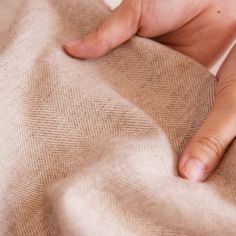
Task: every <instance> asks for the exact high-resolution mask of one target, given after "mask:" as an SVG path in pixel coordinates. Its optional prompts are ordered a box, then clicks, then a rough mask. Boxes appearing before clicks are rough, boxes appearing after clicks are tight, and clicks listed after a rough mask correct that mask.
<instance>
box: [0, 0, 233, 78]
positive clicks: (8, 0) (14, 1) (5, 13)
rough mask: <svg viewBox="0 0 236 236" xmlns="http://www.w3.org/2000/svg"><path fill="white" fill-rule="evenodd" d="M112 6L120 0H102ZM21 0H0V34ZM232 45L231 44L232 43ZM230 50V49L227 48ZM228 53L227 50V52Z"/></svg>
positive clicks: (12, 17)
mask: <svg viewBox="0 0 236 236" xmlns="http://www.w3.org/2000/svg"><path fill="white" fill-rule="evenodd" d="M104 1H105V2H106V3H108V4H109V5H110V6H111V7H112V8H114V7H116V6H117V5H119V3H120V2H121V1H122V0H104ZM22 2H23V0H0V34H1V33H3V32H5V31H6V30H7V29H8V27H9V25H10V24H11V22H12V20H13V19H14V16H15V14H16V12H17V9H18V8H19V6H20V4H21V3H22ZM232 46H233V45H232ZM229 50H230V49H229ZM227 53H228V52H227ZM227 53H226V54H225V55H224V56H223V57H222V58H221V59H220V60H219V62H218V63H217V64H216V65H215V66H214V67H213V68H212V70H211V71H212V72H213V73H214V74H216V72H217V70H218V68H219V67H220V65H221V63H222V61H223V60H224V58H225V57H226V55H227Z"/></svg>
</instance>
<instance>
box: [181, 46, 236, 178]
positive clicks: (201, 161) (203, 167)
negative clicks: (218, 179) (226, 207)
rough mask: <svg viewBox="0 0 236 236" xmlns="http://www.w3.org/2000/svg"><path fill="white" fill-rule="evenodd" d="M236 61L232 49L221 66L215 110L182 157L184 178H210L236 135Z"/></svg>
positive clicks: (235, 54)
mask: <svg viewBox="0 0 236 236" xmlns="http://www.w3.org/2000/svg"><path fill="white" fill-rule="evenodd" d="M233 62H234V64H233ZM235 63H236V48H234V49H233V50H232V51H231V53H230V55H229V56H228V58H227V59H226V61H225V63H224V64H223V66H222V68H221V72H220V78H219V80H220V82H219V87H218V91H217V96H216V101H215V104H214V106H213V109H212V111H211V112H210V114H209V116H208V118H207V119H206V121H205V123H204V124H203V126H202V127H201V128H200V130H199V131H198V132H197V133H196V134H195V135H194V137H193V138H192V140H191V141H190V143H189V144H188V145H187V147H186V149H185V151H184V152H183V155H182V157H181V159H180V163H179V172H180V175H181V176H182V177H184V178H187V179H191V180H194V181H204V180H206V178H207V177H208V176H209V175H210V174H211V172H212V171H213V170H214V169H215V168H216V167H217V166H218V164H219V162H220V160H221V159H222V157H223V154H224V152H225V150H226V148H227V147H228V145H229V144H230V143H231V141H232V140H233V139H234V138H235V134H236V95H235V93H236V92H235V91H236V77H235V74H236V73H235V71H236V70H235V69H234V66H232V65H235ZM233 72H234V73H233ZM232 75H234V76H232Z"/></svg>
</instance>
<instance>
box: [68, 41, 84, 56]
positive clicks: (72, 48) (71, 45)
mask: <svg viewBox="0 0 236 236" xmlns="http://www.w3.org/2000/svg"><path fill="white" fill-rule="evenodd" d="M80 43H81V40H77V41H73V42H67V43H65V44H64V50H65V51H66V52H67V53H68V54H69V55H70V56H73V57H80V55H79V46H80Z"/></svg>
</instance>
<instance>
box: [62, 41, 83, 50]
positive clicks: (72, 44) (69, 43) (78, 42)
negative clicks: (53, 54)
mask: <svg viewBox="0 0 236 236" xmlns="http://www.w3.org/2000/svg"><path fill="white" fill-rule="evenodd" d="M80 42H81V40H76V41H73V42H68V43H65V46H66V47H68V48H73V47H75V46H78V44H80Z"/></svg>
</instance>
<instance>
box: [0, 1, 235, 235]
mask: <svg viewBox="0 0 236 236" xmlns="http://www.w3.org/2000/svg"><path fill="white" fill-rule="evenodd" d="M109 14H110V10H109V9H108V7H106V6H105V5H104V4H103V3H102V1H99V0H57V1H56V0H40V1H38V0H25V2H24V5H22V7H21V11H20V14H19V16H18V18H17V19H16V20H15V21H14V25H13V26H12V29H11V31H10V33H9V34H5V35H4V39H2V40H1V42H2V43H1V45H0V114H1V116H0V235H19V236H23V235H24V236H30V235H39V236H41V235H65V236H75V235H78V236H100V235H101V236H121V235H122V236H134V235H135V236H136V235H138V236H151V235H153V236H154V235H155V236H159V235H160V236H178V235H179V236H180V235H181V236H185V235H186V236H189V235H191V236H195V235H196V236H200V235H202V236H206V235H207V236H213V235H214V236H222V235H227V236H231V235H232V236H233V235H236V171H235V168H236V159H235V153H236V146H235V145H234V144H232V145H231V147H230V148H229V150H228V151H227V153H226V155H225V158H224V160H223V162H222V163H221V165H220V167H219V168H218V169H217V171H216V172H214V174H213V175H212V176H211V177H210V178H209V180H208V181H207V182H205V183H193V182H190V181H187V180H184V179H182V178H180V177H179V176H178V173H177V164H178V160H179V156H180V154H181V152H182V151H183V149H184V147H185V145H186V143H187V142H188V140H189V139H190V138H191V136H192V135H193V134H194V133H195V132H196V131H197V129H198V128H199V126H200V125H201V124H202V123H203V122H204V119H205V118H206V116H207V114H208V112H209V110H210V108H211V106H212V103H213V101H214V94H215V85H216V81H215V78H214V77H213V76H212V75H210V74H209V73H208V71H207V70H206V69H205V68H203V67H202V66H200V65H199V64H198V63H197V62H195V61H193V60H191V59H190V58H187V57H185V56H184V55H181V54H179V53H177V52H175V51H173V50H171V49H169V48H167V47H165V46H163V45H161V44H158V43H156V42H153V41H151V40H148V39H143V38H138V37H134V38H133V39H131V40H130V41H129V42H127V43H126V44H124V45H122V46H121V47H119V48H118V49H116V50H114V51H112V52H111V53H109V54H108V55H106V56H104V57H102V58H100V59H96V60H78V59H73V58H70V57H69V56H68V55H66V53H65V52H64V51H63V49H62V44H63V43H64V42H65V41H70V40H73V39H77V38H80V37H82V36H84V35H85V34H86V33H88V32H90V31H91V30H93V29H95V28H96V27H97V26H98V24H99V23H100V22H101V21H102V20H103V19H104V18H105V17H106V16H107V15H109Z"/></svg>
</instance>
